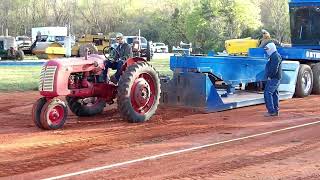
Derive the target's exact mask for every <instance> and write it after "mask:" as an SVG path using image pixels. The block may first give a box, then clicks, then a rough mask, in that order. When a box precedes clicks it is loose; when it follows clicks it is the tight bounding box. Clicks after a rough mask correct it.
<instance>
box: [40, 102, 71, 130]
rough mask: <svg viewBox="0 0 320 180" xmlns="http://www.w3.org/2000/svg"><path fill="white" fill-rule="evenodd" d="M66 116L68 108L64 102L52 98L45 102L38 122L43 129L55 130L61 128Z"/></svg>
mask: <svg viewBox="0 0 320 180" xmlns="http://www.w3.org/2000/svg"><path fill="white" fill-rule="evenodd" d="M67 115H68V108H67V105H66V104H65V102H63V101H61V100H60V99H57V98H53V99H50V100H49V101H47V102H46V103H45V104H44V106H43V108H42V110H41V114H40V121H41V124H42V126H43V129H47V130H55V129H60V128H62V127H63V125H64V123H65V122H66V119H67Z"/></svg>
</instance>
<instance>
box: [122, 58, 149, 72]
mask: <svg viewBox="0 0 320 180" xmlns="http://www.w3.org/2000/svg"><path fill="white" fill-rule="evenodd" d="M137 62H147V61H146V60H145V59H143V58H141V57H133V58H129V59H127V61H126V62H125V63H124V64H123V65H122V68H121V72H124V71H125V70H126V69H127V68H128V67H129V66H131V65H133V64H135V63H137Z"/></svg>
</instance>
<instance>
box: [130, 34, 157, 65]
mask: <svg viewBox="0 0 320 180" xmlns="http://www.w3.org/2000/svg"><path fill="white" fill-rule="evenodd" d="M138 39H139V36H124V40H125V41H126V42H127V43H128V44H130V45H131V46H133V42H134V41H138ZM140 42H141V43H140V56H141V57H146V58H147V61H150V60H151V59H152V57H153V51H152V50H151V45H150V42H148V41H147V39H146V38H144V37H142V36H140Z"/></svg>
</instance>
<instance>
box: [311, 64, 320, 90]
mask: <svg viewBox="0 0 320 180" xmlns="http://www.w3.org/2000/svg"><path fill="white" fill-rule="evenodd" d="M312 73H313V88H312V93H313V94H320V63H317V64H315V65H314V66H313V67H312Z"/></svg>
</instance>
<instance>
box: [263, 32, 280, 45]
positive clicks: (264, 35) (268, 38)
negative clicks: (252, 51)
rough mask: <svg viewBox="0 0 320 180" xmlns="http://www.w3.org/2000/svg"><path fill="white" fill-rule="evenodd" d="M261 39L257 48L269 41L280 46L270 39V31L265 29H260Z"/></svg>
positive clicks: (277, 42)
mask: <svg viewBox="0 0 320 180" xmlns="http://www.w3.org/2000/svg"><path fill="white" fill-rule="evenodd" d="M261 32H262V39H260V40H259V48H264V47H265V46H266V45H267V44H268V43H269V42H273V43H274V44H275V45H276V46H281V43H280V42H279V41H278V40H276V39H272V38H271V36H270V33H269V32H268V31H267V30H264V29H262V31H261Z"/></svg>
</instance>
